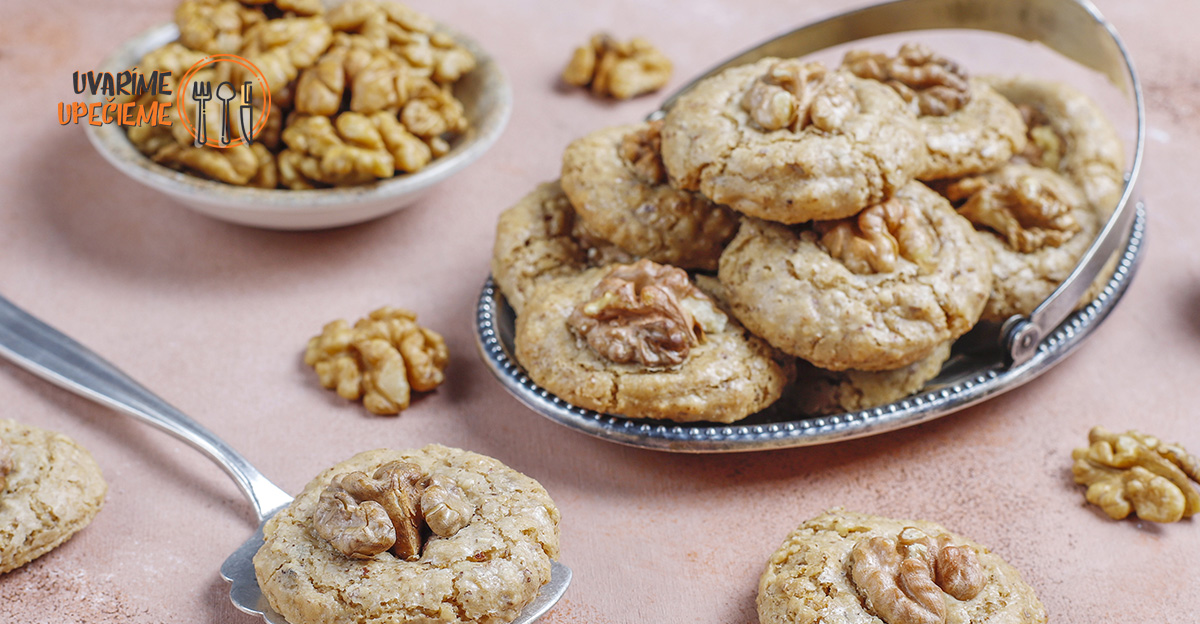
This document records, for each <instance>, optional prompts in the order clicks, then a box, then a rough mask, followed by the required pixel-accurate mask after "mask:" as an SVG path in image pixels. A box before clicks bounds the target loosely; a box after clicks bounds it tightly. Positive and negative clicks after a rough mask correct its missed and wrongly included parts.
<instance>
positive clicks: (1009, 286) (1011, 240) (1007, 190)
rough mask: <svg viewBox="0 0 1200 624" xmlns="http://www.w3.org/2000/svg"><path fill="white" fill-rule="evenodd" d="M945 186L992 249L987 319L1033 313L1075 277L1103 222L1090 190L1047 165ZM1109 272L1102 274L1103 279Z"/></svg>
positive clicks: (1016, 166)
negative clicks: (1087, 197)
mask: <svg viewBox="0 0 1200 624" xmlns="http://www.w3.org/2000/svg"><path fill="white" fill-rule="evenodd" d="M942 191H943V193H944V194H945V195H946V196H947V197H948V198H949V199H950V200H951V201H952V202H953V203H954V204H955V205H957V206H958V213H959V214H961V215H962V216H964V217H966V218H967V219H968V220H970V221H971V223H972V224H974V226H975V229H976V230H978V231H979V238H980V242H981V244H982V245H983V246H984V247H986V248H987V249H989V250H991V252H992V275H993V280H992V294H991V296H990V297H989V298H988V302H987V306H986V307H985V308H984V311H983V316H982V318H983V320H988V321H1004V320H1005V319H1007V318H1008V317H1009V316H1012V315H1013V314H1029V313H1030V312H1032V311H1033V309H1034V308H1036V307H1037V306H1038V304H1040V303H1041V302H1042V300H1043V299H1045V298H1046V297H1047V296H1049V295H1050V293H1052V292H1054V289H1055V288H1058V285H1059V284H1060V283H1061V282H1062V281H1063V280H1064V279H1066V278H1067V276H1068V275H1070V274H1071V271H1072V270H1074V269H1075V264H1076V263H1077V262H1079V258H1081V257H1082V256H1083V254H1084V252H1086V251H1087V248H1088V246H1089V245H1091V244H1092V240H1093V239H1094V238H1095V237H1096V234H1097V233H1098V232H1099V230H1100V226H1101V223H1100V217H1099V216H1098V215H1096V213H1095V212H1094V211H1092V210H1089V209H1088V204H1087V202H1086V200H1085V199H1084V197H1083V193H1082V192H1081V191H1080V190H1079V189H1078V188H1077V187H1076V186H1075V185H1074V184H1072V183H1071V181H1070V180H1068V179H1066V178H1064V177H1063V176H1060V175H1058V174H1057V173H1054V172H1053V171H1051V170H1050V169H1046V168H1043V167H1034V166H1032V165H1026V164H1009V165H1005V166H1004V167H1001V168H1000V169H997V170H995V171H992V172H990V173H987V174H985V175H981V176H968V177H966V178H962V179H960V180H957V181H955V182H952V183H950V184H947V185H944V186H943V187H942ZM1108 274H1109V271H1106V272H1102V275H1101V277H1100V278H1099V279H1100V280H1101V282H1102V281H1103V280H1105V279H1107V276H1108ZM1093 296H1095V293H1094V292H1093V293H1091V294H1090V295H1089V296H1087V297H1086V298H1085V300H1090V299H1091V297H1093Z"/></svg>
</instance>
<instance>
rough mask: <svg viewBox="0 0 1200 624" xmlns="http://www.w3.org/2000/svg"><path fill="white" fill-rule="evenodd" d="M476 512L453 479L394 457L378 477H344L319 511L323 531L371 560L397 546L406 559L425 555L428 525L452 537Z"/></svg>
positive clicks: (316, 517)
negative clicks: (434, 473)
mask: <svg viewBox="0 0 1200 624" xmlns="http://www.w3.org/2000/svg"><path fill="white" fill-rule="evenodd" d="M474 513H475V506H474V505H472V504H471V503H470V502H469V501H467V500H466V498H465V496H464V495H463V492H462V490H461V489H460V488H459V487H458V486H457V485H455V484H454V483H453V482H451V481H450V480H448V479H445V478H443V477H440V476H438V475H434V476H432V477H426V476H425V475H424V474H423V473H422V472H421V469H420V468H419V467H417V466H416V465H415V464H412V463H409V462H403V461H394V462H389V463H387V464H384V465H383V466H380V467H379V469H377V470H376V471H375V473H374V474H373V475H370V476H368V475H367V474H366V473H365V472H358V471H355V472H348V473H345V474H341V475H338V476H336V477H334V478H333V480H332V481H331V482H330V483H329V485H328V486H326V488H325V490H324V491H322V492H321V497H320V499H318V501H317V507H316V510H315V511H314V512H313V528H314V530H315V531H316V533H317V535H318V536H319V537H321V539H324V540H326V541H328V542H329V544H330V545H331V546H333V547H334V548H335V549H337V550H338V551H339V552H341V553H342V554H344V555H346V556H347V557H353V558H355V559H368V558H371V557H374V556H375V555H378V554H379V553H382V552H384V551H386V550H391V551H392V554H394V555H395V556H396V557H398V558H400V559H404V560H405V561H416V560H418V559H420V558H421V550H422V548H423V547H424V543H425V540H424V537H423V534H424V527H425V526H428V527H429V528H430V529H431V530H432V531H433V533H434V534H436V535H438V536H440V537H450V536H452V535H454V534H455V533H457V532H458V531H459V530H460V529H462V528H463V527H465V526H466V525H467V524H468V523H469V522H470V520H471V516H472V515H474Z"/></svg>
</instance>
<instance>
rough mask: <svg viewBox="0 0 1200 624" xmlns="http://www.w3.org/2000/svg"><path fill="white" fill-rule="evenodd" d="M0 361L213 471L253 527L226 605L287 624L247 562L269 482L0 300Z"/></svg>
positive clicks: (277, 501)
mask: <svg viewBox="0 0 1200 624" xmlns="http://www.w3.org/2000/svg"><path fill="white" fill-rule="evenodd" d="M218 93H220V89H219V88H218ZM219 97H220V96H219V95H218V98H219ZM226 123H228V122H226ZM0 356H3V357H4V358H6V359H8V360H10V361H12V362H13V363H14V364H16V365H18V366H20V367H22V368H24V369H26V370H28V371H29V372H31V373H33V374H34V375H37V376H38V377H41V378H43V379H45V380H47V381H49V382H51V383H53V384H55V385H57V386H60V387H62V388H64V389H66V390H69V391H71V392H73V393H75V394H78V395H80V396H82V397H84V398H87V399H91V400H92V401H95V402H97V403H99V404H101V405H104V406H107V407H110V408H112V409H114V410H116V411H118V412H121V413H124V414H126V415H128V416H132V417H134V418H136V419H137V420H140V421H142V422H144V423H146V424H149V425H152V426H154V427H156V428H158V429H161V430H163V431H165V432H167V433H169V434H171V435H173V436H175V437H176V438H179V439H180V440H183V441H184V442H186V443H188V444H189V445H191V446H193V447H195V448H196V449H197V450H199V451H200V452H202V453H204V454H205V455H207V456H208V458H209V459H211V460H212V461H213V462H215V463H216V464H217V465H218V466H220V467H221V468H222V469H223V470H224V471H225V472H226V473H227V474H228V475H229V476H230V477H231V478H232V479H233V480H234V482H235V483H237V486H238V488H239V489H241V491H242V493H243V494H245V495H246V498H248V499H249V500H250V504H251V505H252V506H253V507H254V514H255V516H256V517H257V518H258V522H259V524H258V530H257V531H256V532H255V533H254V535H252V536H251V537H250V539H248V540H246V542H245V543H243V544H242V545H241V546H239V547H238V548H237V549H236V550H234V551H233V554H231V555H229V557H228V558H227V559H226V560H225V563H223V564H222V565H221V576H222V577H223V578H224V579H225V580H227V581H229V582H230V583H231V584H232V585H231V587H230V590H229V599H230V600H231V601H232V602H233V604H234V606H236V607H237V608H238V609H240V610H241V611H244V612H246V613H249V614H252V615H261V616H262V618H263V619H264V620H266V621H267V622H270V623H271V624H288V622H287V620H285V619H284V618H283V616H282V615H279V613H277V612H276V611H275V610H274V609H272V608H271V605H270V604H269V603H268V601H267V598H266V596H264V595H263V593H262V591H261V589H260V588H259V586H258V578H257V577H256V576H255V574H254V563H253V561H252V559H253V557H254V554H255V553H256V552H258V549H259V547H260V546H262V544H263V524H265V523H266V521H267V520H269V519H270V518H271V517H272V516H274V515H275V514H276V513H278V512H279V511H280V510H281V509H283V508H284V507H287V505H288V503H290V502H292V497H291V496H290V495H288V493H287V492H284V491H283V490H282V489H280V488H279V487H278V486H276V485H275V484H274V483H271V482H270V481H269V480H268V479H267V478H266V477H265V476H263V474H262V473H261V472H259V471H258V469H257V468H255V467H254V466H253V465H251V464H250V462H248V461H247V460H246V458H244V457H242V455H241V454H240V453H238V452H237V451H235V450H234V449H233V447H231V446H229V445H228V444H227V443H225V441H223V440H221V439H220V438H218V437H217V436H215V435H214V434H213V433H212V432H210V431H209V430H208V429H206V428H205V427H204V426H202V425H200V424H199V423H197V422H196V421H194V420H192V419H191V418H190V417H188V416H187V415H186V414H184V413H183V412H181V411H179V410H178V409H177V408H175V407H173V406H172V405H170V404H169V403H167V402H166V401H165V400H163V399H161V398H159V397H158V396H157V395H155V394H154V393H153V392H150V391H149V390H147V389H146V388H145V387H143V386H142V385H141V384H139V383H138V382H136V381H134V380H133V379H132V378H130V377H129V376H128V375H126V374H125V373H123V372H121V371H120V370H119V369H117V367H115V366H113V365H112V364H110V363H109V362H107V361H105V360H104V359H103V358H101V357H100V356H99V355H96V354H95V353H94V352H92V351H91V350H89V349H88V348H87V347H85V346H83V345H81V344H79V343H78V342H76V341H74V340H72V339H71V338H70V337H68V336H66V335H65V334H63V333H61V332H59V331H58V330H56V329H54V328H53V327H50V326H49V325H47V324H45V323H43V322H42V321H40V320H38V319H37V318H34V317H33V316H31V315H30V314H29V313H27V312H25V311H24V310H22V309H20V308H18V307H17V306H15V305H13V304H12V303H11V302H10V301H9V300H8V299H5V298H4V297H2V296H0ZM570 582H571V570H570V568H568V567H567V566H565V565H563V564H561V563H559V562H557V561H554V562H552V563H551V571H550V582H549V583H547V584H545V585H543V586H542V589H541V591H540V592H539V593H538V595H537V596H536V597H535V598H534V599H533V601H532V602H530V603H529V604H527V605H525V609H524V610H523V611H522V612H521V614H520V615H519V616H517V619H515V620H513V622H512V623H511V624H527V623H529V622H533V621H534V620H536V619H538V618H539V617H541V616H542V615H543V614H544V613H545V612H546V611H549V610H550V607H553V606H554V604H555V603H557V602H558V600H559V599H560V598H562V595H563V593H564V592H565V591H566V590H567V585H569V584H570Z"/></svg>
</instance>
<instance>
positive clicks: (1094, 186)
mask: <svg viewBox="0 0 1200 624" xmlns="http://www.w3.org/2000/svg"><path fill="white" fill-rule="evenodd" d="M985 80H986V82H987V83H988V84H989V85H991V86H992V88H994V89H995V90H996V91H997V92H999V93H1000V94H1001V95H1003V96H1004V97H1005V98H1007V99H1008V100H1009V101H1011V102H1012V103H1013V104H1015V105H1016V106H1017V108H1018V109H1020V110H1021V112H1022V114H1023V115H1025V118H1026V125H1027V126H1028V128H1029V142H1028V144H1027V146H1026V149H1025V150H1024V151H1023V152H1021V153H1020V154H1019V155H1018V156H1019V157H1020V159H1021V160H1022V161H1025V162H1028V163H1029V164H1032V165H1035V166H1040V167H1046V168H1048V169H1052V170H1054V171H1056V172H1058V173H1060V174H1062V175H1063V176H1065V177H1066V178H1067V179H1068V180H1070V181H1072V182H1074V183H1075V185H1076V186H1078V187H1079V188H1080V189H1082V190H1083V196H1084V198H1085V199H1086V200H1087V202H1088V204H1089V205H1090V206H1091V207H1092V209H1093V210H1094V211H1095V212H1096V213H1097V214H1098V215H1100V217H1101V218H1102V219H1107V218H1108V215H1110V214H1112V211H1113V210H1114V209H1115V208H1116V207H1117V200H1118V199H1120V197H1121V190H1122V189H1123V188H1124V186H1125V173H1124V171H1125V153H1124V150H1123V148H1122V147H1121V140H1120V139H1119V138H1118V137H1117V131H1116V129H1115V128H1113V126H1112V124H1111V123H1110V122H1109V121H1108V118H1107V117H1106V116H1105V115H1104V112H1103V111H1101V110H1100V107H1099V106H1097V105H1096V103H1095V102H1093V101H1092V100H1091V98H1089V97H1088V96H1086V95H1084V94H1083V93H1081V92H1079V91H1078V90H1076V89H1074V88H1073V87H1069V86H1067V85H1065V84H1062V83H1059V82H1049V81H1044V80H1037V79H1035V78H1030V77H1027V76H1007V77H991V76H989V77H987V78H985Z"/></svg>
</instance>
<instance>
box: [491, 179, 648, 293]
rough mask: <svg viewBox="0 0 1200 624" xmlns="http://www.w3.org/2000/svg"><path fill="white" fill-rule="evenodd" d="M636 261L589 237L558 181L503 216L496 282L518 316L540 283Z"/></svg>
mask: <svg viewBox="0 0 1200 624" xmlns="http://www.w3.org/2000/svg"><path fill="white" fill-rule="evenodd" d="M632 260H633V258H632V257H631V256H630V255H629V254H627V253H625V252H624V251H622V250H621V249H619V248H617V247H616V246H614V245H612V244H611V243H608V242H605V241H602V240H600V239H599V238H597V237H596V236H595V235H593V234H592V233H591V232H589V231H588V230H587V229H586V228H585V227H584V225H583V223H582V222H581V220H580V219H579V218H578V217H577V216H576V214H575V209H574V208H572V207H571V202H570V200H569V199H567V196H566V194H564V193H563V190H562V186H560V185H559V182H558V181H557V180H555V181H553V182H546V183H544V184H541V185H539V186H538V187H537V188H536V189H534V190H533V191H532V192H530V193H529V194H528V195H526V196H525V197H522V198H521V199H520V200H518V201H517V203H516V204H514V205H513V206H512V207H510V208H508V209H506V210H505V211H504V212H502V213H501V214H500V219H499V222H498V223H497V224H496V241H495V244H494V246H493V247H492V278H493V279H494V280H495V281H496V285H497V286H499V287H500V291H501V292H502V293H504V298H505V300H507V301H508V305H510V306H512V309H513V311H515V312H516V313H517V314H520V313H521V310H522V309H523V308H524V307H525V301H526V300H527V299H528V298H529V294H530V292H531V291H532V290H533V289H534V287H536V286H537V285H538V284H539V283H541V282H543V281H545V280H549V279H554V278H558V277H564V276H569V275H574V274H576V273H579V272H581V271H583V270H584V269H587V268H588V267H594V266H601V265H604V264H608V263H610V262H630V261H632Z"/></svg>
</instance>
